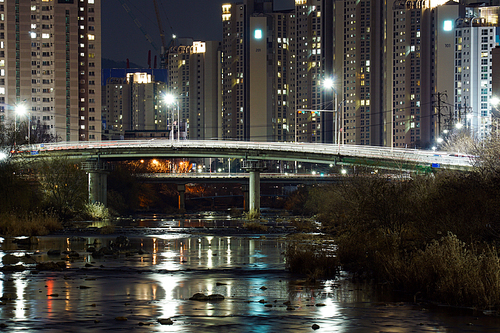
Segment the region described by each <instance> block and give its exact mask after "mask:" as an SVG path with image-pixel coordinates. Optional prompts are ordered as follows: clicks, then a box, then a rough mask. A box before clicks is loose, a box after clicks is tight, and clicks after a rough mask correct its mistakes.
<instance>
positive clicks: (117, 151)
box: [13, 139, 474, 211]
mask: <svg viewBox="0 0 500 333" xmlns="http://www.w3.org/2000/svg"><path fill="white" fill-rule="evenodd" d="M13 155H14V156H13V157H14V158H17V157H21V156H27V157H29V158H30V159H36V158H39V157H49V158H50V157H55V156H66V157H68V158H75V159H83V160H85V161H86V162H85V163H83V166H84V169H85V170H86V171H87V173H88V175H89V200H90V201H91V202H96V201H98V202H102V203H104V204H106V201H107V195H106V192H107V190H106V189H107V170H106V162H108V161H112V160H130V159H144V158H237V159H241V160H243V169H245V170H246V171H247V172H248V193H249V210H250V211H259V210H260V173H261V172H262V171H264V170H265V167H264V163H263V162H264V161H265V160H274V161H293V162H302V163H303V162H309V163H323V164H335V165H339V164H340V165H343V164H351V165H360V166H368V167H374V168H385V169H394V170H400V171H419V170H420V171H425V170H432V169H433V168H434V169H451V170H464V171H466V170H470V169H471V168H472V164H473V162H474V161H473V158H472V157H471V156H464V155H460V154H450V153H445V152H434V151H426V150H417V149H401V148H386V147H374V146H358V145H338V144H337V145H336V144H313V143H284V142H247V141H223V140H206V141H196V140H181V141H179V140H167V139H151V140H136V141H129V140H122V141H101V142H62V143H46V144H38V145H31V146H29V147H28V146H21V147H18V149H16V153H15V154H13ZM178 191H179V207H180V208H182V206H183V194H184V191H185V188H184V186H183V185H179V186H178Z"/></svg>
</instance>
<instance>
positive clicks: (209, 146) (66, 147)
mask: <svg viewBox="0 0 500 333" xmlns="http://www.w3.org/2000/svg"><path fill="white" fill-rule="evenodd" d="M122 148H129V149H133V148H157V149H171V150H182V149H184V148H189V149H202V150H215V149H224V150H236V151H241V150H246V151H268V152H281V153H283V152H290V153H293V154H297V153H307V154H317V155H330V156H333V155H338V156H342V157H353V158H368V159H384V160H393V161H399V162H411V163H420V164H429V165H431V164H442V165H448V166H459V167H470V166H471V165H472V164H473V159H474V156H470V155H462V154H458V153H457V154H453V153H448V152H442V151H429V150H419V149H405V148H391V147H376V146H360V145H336V144H318V143H286V142H248V141H223V140H180V141H179V140H168V139H151V140H130V141H129V140H120V141H99V142H80V141H78V142H61V143H45V144H37V145H31V146H19V147H18V151H19V152H26V151H32V152H33V151H35V152H44V151H48V152H49V151H80V152H84V151H88V150H96V149H97V150H100V151H104V150H106V151H111V152H112V151H113V150H115V149H116V150H118V149H122Z"/></svg>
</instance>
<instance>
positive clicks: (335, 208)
mask: <svg viewBox="0 0 500 333" xmlns="http://www.w3.org/2000/svg"><path fill="white" fill-rule="evenodd" d="M499 185H500V177H491V176H488V177H485V176H484V175H481V174H479V173H469V174H463V173H448V172H442V173H439V174H436V175H435V176H432V177H430V176H421V177H416V178H414V179H413V180H411V181H404V182H394V181H388V180H387V179H385V178H382V177H380V178H378V177H374V178H367V177H359V178H353V179H349V181H348V182H344V183H342V184H336V185H329V186H321V187H314V188H312V189H310V191H309V192H308V195H307V199H306V200H305V203H304V207H303V208H304V210H305V211H310V212H311V213H312V214H315V216H316V218H317V219H318V220H319V221H320V222H321V223H322V229H323V231H324V232H325V233H326V234H328V235H329V236H330V237H331V238H332V239H333V240H334V242H335V247H333V246H331V245H330V246H329V247H330V248H334V249H335V251H334V252H333V254H332V253H331V252H328V251H325V246H320V247H318V246H312V247H305V246H301V245H298V244H299V243H302V244H303V243H304V242H292V245H291V247H289V250H288V251H287V264H288V268H289V269H290V270H291V271H294V272H301V273H305V274H308V275H309V276H312V277H314V278H317V277H318V276H323V277H326V276H332V275H334V274H335V272H337V271H339V270H344V271H347V272H350V273H352V274H353V276H354V277H357V278H365V279H375V280H376V281H380V282H388V283H391V284H392V285H393V286H394V288H395V289H399V290H403V291H405V292H408V293H412V294H414V295H418V296H419V297H421V298H425V299H427V300H431V301H436V302H439V303H442V304H448V305H453V306H466V307H475V308H478V309H490V310H491V309H497V310H498V309H500V258H499V253H498V243H499V240H500V205H498V204H497V200H498V198H499V197H500V186H499ZM325 258H328V260H325ZM297 263H300V264H297ZM332 265H336V268H335V269H334V268H332ZM301 266H303V267H304V269H301ZM311 267H312V268H311Z"/></svg>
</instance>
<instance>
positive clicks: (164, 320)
mask: <svg viewBox="0 0 500 333" xmlns="http://www.w3.org/2000/svg"><path fill="white" fill-rule="evenodd" d="M158 322H159V323H160V324H162V325H173V324H174V322H173V321H172V319H170V318H160V319H158Z"/></svg>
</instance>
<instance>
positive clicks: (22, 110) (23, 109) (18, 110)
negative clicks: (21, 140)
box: [15, 104, 31, 145]
mask: <svg viewBox="0 0 500 333" xmlns="http://www.w3.org/2000/svg"><path fill="white" fill-rule="evenodd" d="M15 111H16V115H18V116H23V115H25V114H26V115H27V117H28V145H29V144H30V142H31V140H30V132H31V131H30V130H31V128H30V127H31V119H30V118H31V117H30V114H29V112H27V110H26V106H24V105H23V104H18V105H16V108H15ZM16 119H17V117H16ZM16 123H17V122H16ZM15 130H16V131H17V129H15Z"/></svg>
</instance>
